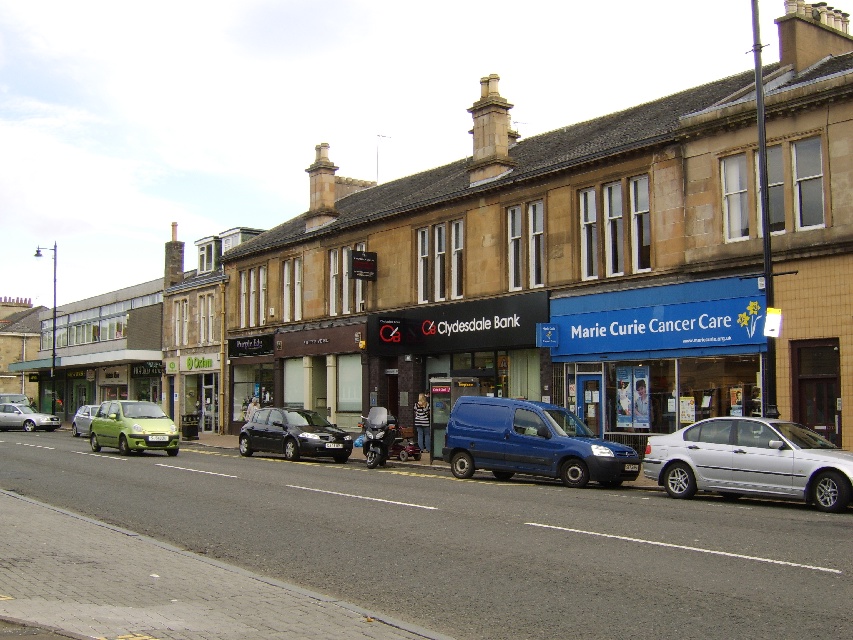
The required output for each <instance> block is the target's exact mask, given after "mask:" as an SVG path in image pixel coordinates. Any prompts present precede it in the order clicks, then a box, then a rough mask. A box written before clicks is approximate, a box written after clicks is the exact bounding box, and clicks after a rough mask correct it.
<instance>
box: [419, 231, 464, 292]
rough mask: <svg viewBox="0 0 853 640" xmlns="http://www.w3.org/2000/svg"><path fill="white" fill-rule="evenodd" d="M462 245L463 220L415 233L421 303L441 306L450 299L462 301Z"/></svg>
mask: <svg viewBox="0 0 853 640" xmlns="http://www.w3.org/2000/svg"><path fill="white" fill-rule="evenodd" d="M448 233H449V234H450V237H449V239H448ZM463 241H464V224H463V221H462V220H453V221H452V222H449V223H448V222H441V223H439V224H435V225H433V226H431V227H422V228H420V229H417V230H416V231H415V245H416V252H417V254H416V255H417V300H418V303H420V304H423V303H425V302H431V301H432V302H441V301H444V300H447V298H448V296H449V297H451V298H454V299H458V298H461V297H462V293H463V283H462V277H463V249H464V244H463Z"/></svg>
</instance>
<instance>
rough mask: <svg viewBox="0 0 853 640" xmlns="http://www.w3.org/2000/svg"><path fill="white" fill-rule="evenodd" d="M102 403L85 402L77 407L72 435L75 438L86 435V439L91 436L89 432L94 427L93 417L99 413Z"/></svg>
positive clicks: (72, 424) (72, 425)
mask: <svg viewBox="0 0 853 640" xmlns="http://www.w3.org/2000/svg"><path fill="white" fill-rule="evenodd" d="M99 406H100V405H97V404H83V405H80V408H79V409H77V413H75V414H74V420H73V421H72V422H71V435H72V436H74V437H75V438H77V437H79V436H85V437H86V439H88V438H89V432H90V430H91V427H92V418H94V417H95V414H96V413H98V407H99Z"/></svg>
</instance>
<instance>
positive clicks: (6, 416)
mask: <svg viewBox="0 0 853 640" xmlns="http://www.w3.org/2000/svg"><path fill="white" fill-rule="evenodd" d="M60 426H62V423H61V422H60V421H59V418H57V417H56V416H53V415H50V414H47V413H38V412H37V411H35V410H33V409H32V408H30V407H27V406H25V405H21V404H11V403H6V404H0V431H9V430H10V429H23V430H24V431H35V430H36V429H41V430H42V431H56V430H57V429H59V427H60Z"/></svg>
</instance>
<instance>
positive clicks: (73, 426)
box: [71, 422, 80, 438]
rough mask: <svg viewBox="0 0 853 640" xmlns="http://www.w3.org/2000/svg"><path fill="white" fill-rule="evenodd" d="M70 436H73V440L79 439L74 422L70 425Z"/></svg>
mask: <svg viewBox="0 0 853 640" xmlns="http://www.w3.org/2000/svg"><path fill="white" fill-rule="evenodd" d="M71 435H72V436H74V437H75V438H79V437H80V432H79V431H77V423H76V422H72V423H71Z"/></svg>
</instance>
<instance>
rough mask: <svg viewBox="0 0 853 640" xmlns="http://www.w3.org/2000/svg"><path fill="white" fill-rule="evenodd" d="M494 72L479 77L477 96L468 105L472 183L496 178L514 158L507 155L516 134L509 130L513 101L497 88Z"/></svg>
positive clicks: (508, 168) (496, 78)
mask: <svg viewBox="0 0 853 640" xmlns="http://www.w3.org/2000/svg"><path fill="white" fill-rule="evenodd" d="M499 80H500V77H499V76H498V75H497V74H494V73H493V74H491V75H490V76H487V77H484V78H481V79H480V99H479V100H477V102H475V103H474V105H473V106H472V107H471V108H470V109H468V112H469V113H470V114H471V115H472V116H473V118H474V128H473V129H472V130H471V132H470V133H472V134H473V135H474V162H473V163H472V164H471V166H470V167H469V169H468V172H469V174H470V182H471V184H472V185H473V184H477V183H478V182H482V181H483V180H489V179H492V178H496V177H497V176H500V175H501V174H504V173H506V172H507V171H509V170H510V169H511V168H512V167H513V166H515V162H514V161H513V160H512V159H511V158H510V157H509V149H510V146H511V142H510V141H511V140H512V143H513V144H514V142H515V139H516V138H517V137H518V135H517V134H516V133H515V132H514V131H512V130H511V126H510V125H511V122H510V118H509V110H510V109H512V105H511V104H510V103H509V102H507V101H506V100H505V99H504V98H502V97H501V94H500V92H499V91H498V81H499Z"/></svg>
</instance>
